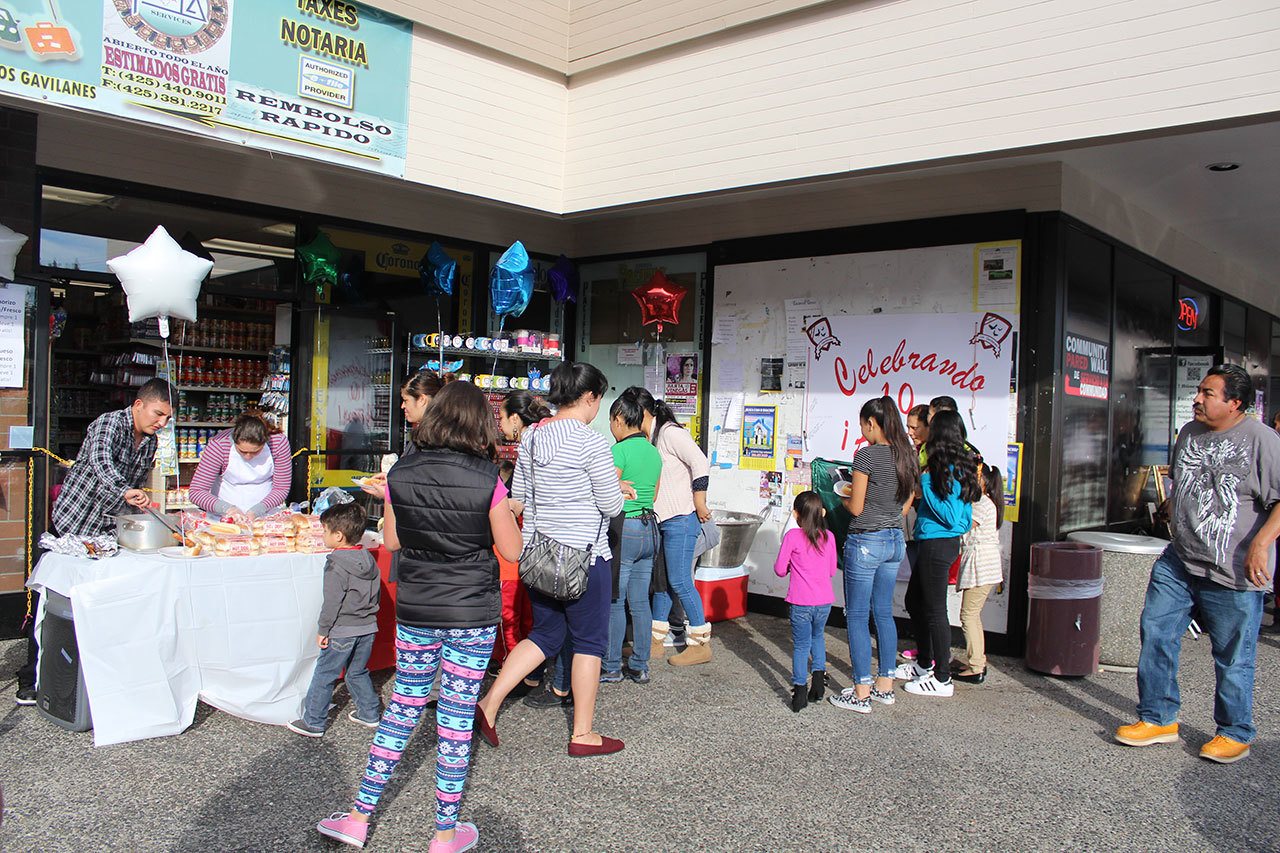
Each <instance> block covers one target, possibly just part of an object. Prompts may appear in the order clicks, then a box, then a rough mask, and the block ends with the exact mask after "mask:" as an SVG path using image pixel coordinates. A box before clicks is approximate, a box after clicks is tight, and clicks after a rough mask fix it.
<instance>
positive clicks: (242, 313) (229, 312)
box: [200, 300, 287, 323]
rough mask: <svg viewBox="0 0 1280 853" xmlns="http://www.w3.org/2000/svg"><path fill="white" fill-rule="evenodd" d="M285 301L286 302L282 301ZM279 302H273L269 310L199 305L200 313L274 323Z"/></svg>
mask: <svg viewBox="0 0 1280 853" xmlns="http://www.w3.org/2000/svg"><path fill="white" fill-rule="evenodd" d="M283 301H287V300H283ZM279 304H280V301H276V302H274V303H273V304H272V305H271V307H270V308H230V307H224V306H222V305H204V304H201V305H200V313H201V314H207V313H210V312H213V313H217V314H225V315H226V316H228V317H253V318H255V319H257V320H259V321H261V322H263V323H275V317H274V312H275V310H276V306H277V305H279Z"/></svg>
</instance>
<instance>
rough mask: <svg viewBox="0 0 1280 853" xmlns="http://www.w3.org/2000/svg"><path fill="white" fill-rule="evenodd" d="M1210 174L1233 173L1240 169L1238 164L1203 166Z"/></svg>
mask: <svg viewBox="0 0 1280 853" xmlns="http://www.w3.org/2000/svg"><path fill="white" fill-rule="evenodd" d="M1205 168H1206V169H1208V170H1209V171H1210V172H1234V171H1235V170H1236V169H1239V168H1240V164H1239V163H1210V164H1209V165H1208V166H1205Z"/></svg>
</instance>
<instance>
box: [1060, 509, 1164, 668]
mask: <svg viewBox="0 0 1280 853" xmlns="http://www.w3.org/2000/svg"><path fill="white" fill-rule="evenodd" d="M1067 539H1068V541H1071V542H1083V543H1084V544H1086V545H1093V546H1095V547H1097V548H1101V549H1102V580H1103V583H1104V590H1105V591H1104V592H1103V594H1102V608H1101V613H1100V615H1099V622H1098V627H1099V632H1100V634H1101V641H1102V647H1101V650H1100V652H1099V656H1098V662H1099V663H1100V664H1101V665H1102V667H1103V669H1112V670H1121V671H1132V670H1136V669H1137V666H1138V656H1139V654H1141V652H1142V638H1141V622H1142V605H1143V602H1144V601H1145V600H1146V596H1147V582H1148V581H1149V580H1150V579H1151V566H1152V565H1153V564H1154V563H1155V561H1156V558H1157V557H1159V556H1160V554H1162V553H1163V552H1164V549H1165V548H1167V547H1169V543H1168V542H1167V541H1166V540H1164V539H1157V538H1155V537H1153V536H1134V535H1131V534H1128V533H1110V532H1107V531H1081V532H1079V533H1070V534H1068V535H1067Z"/></svg>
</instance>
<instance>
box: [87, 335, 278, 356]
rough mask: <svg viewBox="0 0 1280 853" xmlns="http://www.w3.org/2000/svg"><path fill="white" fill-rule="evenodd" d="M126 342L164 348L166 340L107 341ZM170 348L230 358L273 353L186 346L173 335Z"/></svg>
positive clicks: (170, 339) (130, 339) (181, 351)
mask: <svg viewBox="0 0 1280 853" xmlns="http://www.w3.org/2000/svg"><path fill="white" fill-rule="evenodd" d="M126 344H127V345H135V344H136V345H138V346H144V347H155V348H156V349H162V348H163V347H164V342H163V341H162V340H160V339H159V338H129V339H128V340H119V341H107V345H108V346H124V345H126ZM169 349H170V350H176V351H177V352H179V353H184V352H212V353H219V354H221V355H225V356H227V357H229V358H243V357H257V358H266V357H267V356H269V355H271V353H270V351H268V350H245V349H234V348H232V347H193V346H184V345H182V344H180V343H178V342H177V341H176V340H174V339H173V338H172V337H170V338H169Z"/></svg>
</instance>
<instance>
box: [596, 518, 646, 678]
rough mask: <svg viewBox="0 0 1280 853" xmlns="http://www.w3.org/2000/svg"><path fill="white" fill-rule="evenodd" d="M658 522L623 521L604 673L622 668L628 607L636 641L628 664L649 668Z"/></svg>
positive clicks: (635, 519)
mask: <svg viewBox="0 0 1280 853" xmlns="http://www.w3.org/2000/svg"><path fill="white" fill-rule="evenodd" d="M657 525H658V522H657V520H656V519H654V518H652V517H646V518H628V519H626V520H625V521H623V523H622V556H621V559H620V560H619V561H618V565H619V568H618V597H617V599H616V600H615V601H614V602H613V606H612V610H610V611H609V647H608V648H607V649H606V650H605V653H604V660H603V661H602V665H603V669H604V671H605V672H621V671H622V638H623V635H624V634H625V633H626V632H627V609H630V610H631V624H632V625H633V626H635V628H634V630H635V634H636V637H637V640H636V642H633V643H632V644H631V649H632V651H631V659H630V660H629V661H627V666H629V667H630V668H631V669H632V670H634V671H636V672H647V671H648V669H649V647H650V644H649V643H648V642H647V641H644V640H645V634H647V633H648V630H649V623H650V622H651V621H652V619H653V614H652V612H651V611H650V609H649V581H650V580H652V578H653V558H654V555H655V554H656V552H657V539H658V527H657Z"/></svg>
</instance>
